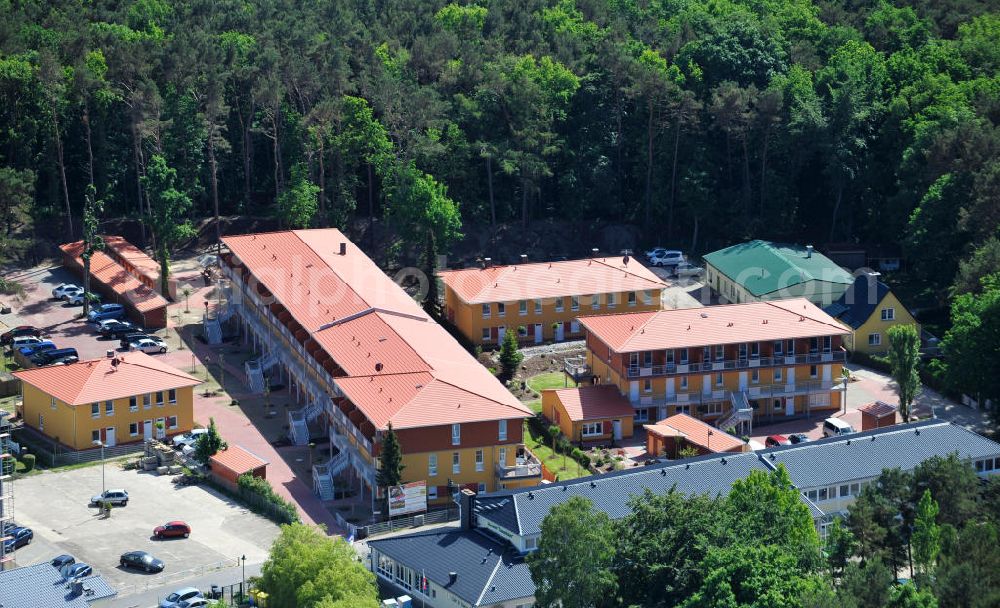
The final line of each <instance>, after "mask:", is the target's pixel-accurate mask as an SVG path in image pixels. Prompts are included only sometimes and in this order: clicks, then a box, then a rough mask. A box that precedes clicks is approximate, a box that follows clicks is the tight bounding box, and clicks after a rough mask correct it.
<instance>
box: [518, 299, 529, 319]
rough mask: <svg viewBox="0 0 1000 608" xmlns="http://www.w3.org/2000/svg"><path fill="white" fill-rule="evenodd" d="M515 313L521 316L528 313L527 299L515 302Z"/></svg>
mask: <svg viewBox="0 0 1000 608" xmlns="http://www.w3.org/2000/svg"><path fill="white" fill-rule="evenodd" d="M517 313H518V314H519V315H521V316H524V315H526V314H528V301H527V300H521V301H519V302H518V303H517Z"/></svg>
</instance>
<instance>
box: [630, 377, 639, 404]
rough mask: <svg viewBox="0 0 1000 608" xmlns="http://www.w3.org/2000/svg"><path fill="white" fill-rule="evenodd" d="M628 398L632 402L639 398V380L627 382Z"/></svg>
mask: <svg viewBox="0 0 1000 608" xmlns="http://www.w3.org/2000/svg"><path fill="white" fill-rule="evenodd" d="M628 398H629V399H630V400H631V401H632V402H636V401H638V400H639V381H638V380H633V381H631V382H629V383H628Z"/></svg>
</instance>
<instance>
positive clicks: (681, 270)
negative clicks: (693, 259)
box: [674, 262, 705, 277]
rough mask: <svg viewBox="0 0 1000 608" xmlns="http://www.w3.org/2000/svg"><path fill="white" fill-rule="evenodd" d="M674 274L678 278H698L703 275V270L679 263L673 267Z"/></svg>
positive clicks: (687, 263) (685, 263)
mask: <svg viewBox="0 0 1000 608" xmlns="http://www.w3.org/2000/svg"><path fill="white" fill-rule="evenodd" d="M674 274H676V275H677V276H678V277H700V276H701V275H703V274H705V269H704V268H702V267H701V266H695V265H694V264H691V263H689V262H681V263H680V264H678V265H677V266H675V267H674Z"/></svg>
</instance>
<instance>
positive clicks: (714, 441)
mask: <svg viewBox="0 0 1000 608" xmlns="http://www.w3.org/2000/svg"><path fill="white" fill-rule="evenodd" d="M644 426H645V428H646V452H647V453H648V454H649V455H650V456H666V457H667V458H679V457H680V451H681V450H683V449H684V448H685V447H690V448H693V449H695V450H696V451H697V452H698V455H702V454H715V453H718V452H748V451H750V447H749V446H748V445H747V444H746V443H745V442H744V441H742V440H741V439H739V438H738V437H734V436H732V435H730V434H729V433H727V432H725V431H723V430H722V429H717V428H715V427H713V426H712V425H710V424H706V423H704V422H702V421H701V420H698V419H697V418H692V417H691V416H688V415H687V414H675V415H673V416H670V417H669V418H664V419H663V420H660V421H659V422H657V423H656V424H647V425H644Z"/></svg>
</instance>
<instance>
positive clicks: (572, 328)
mask: <svg viewBox="0 0 1000 608" xmlns="http://www.w3.org/2000/svg"><path fill="white" fill-rule="evenodd" d="M569 332H570V333H571V334H578V333H580V322H579V321H577V320H575V319H574V320H572V321H570V322H569Z"/></svg>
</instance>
